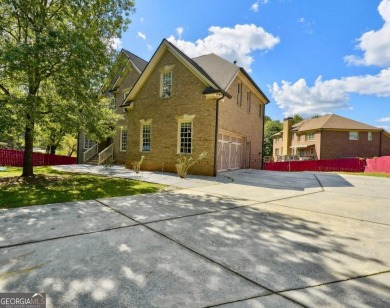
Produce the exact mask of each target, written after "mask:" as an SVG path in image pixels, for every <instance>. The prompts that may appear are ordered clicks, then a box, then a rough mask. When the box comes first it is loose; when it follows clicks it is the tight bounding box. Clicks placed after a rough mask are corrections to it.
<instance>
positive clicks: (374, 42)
mask: <svg viewBox="0 0 390 308" xmlns="http://www.w3.org/2000/svg"><path fill="white" fill-rule="evenodd" d="M378 11H379V14H380V15H381V16H382V18H383V20H384V25H383V27H382V28H381V29H379V30H378V31H369V32H366V33H364V34H363V35H362V36H361V37H360V38H359V39H358V42H359V44H358V45H357V48H358V49H360V50H362V51H363V57H362V58H360V57H358V56H355V55H349V56H346V57H345V58H344V59H345V61H346V62H347V63H349V64H354V65H377V66H382V67H386V66H389V65H390V39H389V38H390V0H382V2H381V3H380V4H379V6H378Z"/></svg>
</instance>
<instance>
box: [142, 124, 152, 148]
mask: <svg viewBox="0 0 390 308" xmlns="http://www.w3.org/2000/svg"><path fill="white" fill-rule="evenodd" d="M140 144H141V149H140V150H141V152H150V151H151V146H152V124H151V122H146V123H143V124H141V140H140Z"/></svg>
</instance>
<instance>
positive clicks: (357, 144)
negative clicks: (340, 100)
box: [273, 114, 390, 161]
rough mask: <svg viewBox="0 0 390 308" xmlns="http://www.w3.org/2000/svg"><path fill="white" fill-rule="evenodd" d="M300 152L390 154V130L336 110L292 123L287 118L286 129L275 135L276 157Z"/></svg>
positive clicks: (338, 155) (305, 154)
mask: <svg viewBox="0 0 390 308" xmlns="http://www.w3.org/2000/svg"><path fill="white" fill-rule="evenodd" d="M280 155H297V156H299V157H307V158H312V159H337V158H346V157H375V156H386V155H390V134H389V133H388V132H387V131H385V130H384V129H381V128H378V127H375V126H370V125H367V124H364V123H361V122H357V121H354V120H350V119H347V118H344V117H341V116H338V115H335V114H328V115H325V116H322V117H315V118H312V119H306V120H303V121H301V122H299V123H297V124H294V125H292V118H286V119H285V120H284V123H283V131H281V132H279V133H277V134H275V135H274V136H273V159H274V161H276V160H277V158H278V157H279V156H280Z"/></svg>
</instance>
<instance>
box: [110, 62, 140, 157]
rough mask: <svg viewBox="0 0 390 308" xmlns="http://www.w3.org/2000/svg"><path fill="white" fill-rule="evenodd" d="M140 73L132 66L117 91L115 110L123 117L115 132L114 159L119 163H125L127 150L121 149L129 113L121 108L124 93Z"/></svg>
mask: <svg viewBox="0 0 390 308" xmlns="http://www.w3.org/2000/svg"><path fill="white" fill-rule="evenodd" d="M139 76H140V74H139V73H138V71H137V70H136V69H135V68H133V67H132V66H131V71H130V72H129V73H128V74H127V75H126V76H125V77H124V79H123V81H122V82H121V84H120V86H119V88H118V89H117V90H116V92H115V98H116V110H115V112H116V113H117V114H119V115H120V116H121V117H122V118H121V119H120V120H119V121H118V122H117V125H116V130H115V134H114V136H113V143H114V160H115V163H117V164H125V160H126V151H121V148H120V146H121V143H120V142H121V128H125V129H126V128H127V113H126V112H123V108H119V106H120V105H122V103H123V100H124V93H125V92H127V91H129V90H130V89H131V88H132V87H133V86H134V84H135V82H136V81H137V79H138V77H139ZM128 134H129V132H128Z"/></svg>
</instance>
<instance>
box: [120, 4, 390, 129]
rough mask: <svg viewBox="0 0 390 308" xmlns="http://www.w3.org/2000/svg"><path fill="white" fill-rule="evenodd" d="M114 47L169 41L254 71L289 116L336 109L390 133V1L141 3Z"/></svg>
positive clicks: (279, 112) (280, 114)
mask: <svg viewBox="0 0 390 308" xmlns="http://www.w3.org/2000/svg"><path fill="white" fill-rule="evenodd" d="M131 19H132V23H131V24H130V25H129V28H128V30H127V31H126V32H125V33H123V35H122V38H121V39H120V40H118V41H116V43H117V45H118V46H117V47H123V48H125V49H127V50H129V51H131V52H133V53H135V54H136V55H138V56H140V57H141V58H143V59H145V60H149V59H150V57H151V56H152V55H153V53H154V51H155V50H156V48H157V47H158V45H159V44H160V43H161V41H162V39H163V38H166V39H168V40H169V41H171V42H172V43H174V44H175V45H176V46H178V47H179V48H180V49H181V50H183V51H184V52H185V53H186V54H187V55H189V56H190V57H196V56H199V55H201V54H208V53H211V52H213V53H215V54H218V55H220V56H222V57H224V58H226V59H227V60H230V61H234V60H237V64H238V65H240V66H242V67H244V68H245V69H247V70H248V72H249V73H250V75H251V77H252V78H253V79H254V80H255V82H256V83H257V84H258V85H259V86H260V87H261V89H262V90H263V91H264V93H265V94H266V95H267V96H268V98H269V99H270V101H271V102H270V103H269V104H268V105H267V107H266V114H267V115H269V116H270V117H271V118H273V119H279V120H282V119H283V118H284V117H285V116H289V115H292V114H294V113H299V114H301V115H302V116H303V117H310V116H313V115H317V114H320V115H322V114H326V113H336V114H339V115H341V116H345V117H348V118H351V119H354V120H357V121H361V122H363V123H367V124H370V125H374V126H378V127H383V128H385V129H387V130H390V0H382V1H380V0H377V1H375V0H342V1H340V0H327V1H313V0H258V1H255V0H249V1H248V0H240V1H232V0H229V1H226V0H208V1H205V0H196V1H193V0H186V1H183V0H180V1H179V0H138V1H137V2H136V12H135V14H133V15H132V16H131Z"/></svg>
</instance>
